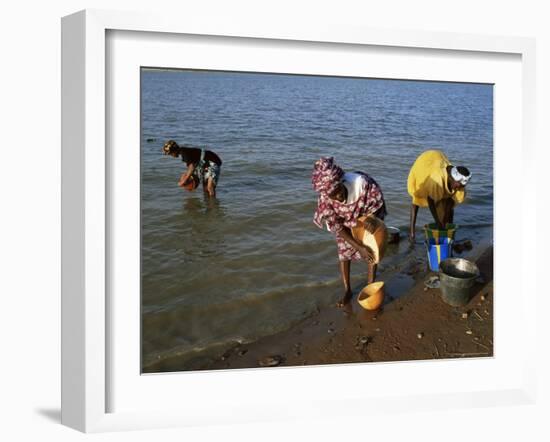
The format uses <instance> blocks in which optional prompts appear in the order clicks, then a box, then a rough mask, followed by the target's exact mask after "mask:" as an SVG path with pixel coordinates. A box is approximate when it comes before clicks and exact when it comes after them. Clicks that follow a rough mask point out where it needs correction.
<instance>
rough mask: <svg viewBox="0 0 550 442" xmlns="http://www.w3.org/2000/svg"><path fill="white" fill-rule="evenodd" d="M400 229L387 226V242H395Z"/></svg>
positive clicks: (397, 240)
mask: <svg viewBox="0 0 550 442" xmlns="http://www.w3.org/2000/svg"><path fill="white" fill-rule="evenodd" d="M400 233H401V231H400V230H399V229H398V228H397V227H388V244H397V243H398V242H399V235H400Z"/></svg>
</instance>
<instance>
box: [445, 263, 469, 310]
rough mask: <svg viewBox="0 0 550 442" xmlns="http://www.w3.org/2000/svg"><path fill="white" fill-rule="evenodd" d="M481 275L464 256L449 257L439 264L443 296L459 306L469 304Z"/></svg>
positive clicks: (447, 300) (446, 300)
mask: <svg viewBox="0 0 550 442" xmlns="http://www.w3.org/2000/svg"><path fill="white" fill-rule="evenodd" d="M478 277H479V269H478V267H477V265H475V264H474V263H473V262H471V261H468V260H467V259H463V258H447V259H445V260H443V261H441V263H440V264H439V280H440V288H441V298H442V299H443V301H445V302H446V303H447V304H449V305H452V306H455V307H458V306H463V305H466V304H468V302H469V301H470V291H471V288H472V287H473V285H474V284H475V281H476V279H477V278H478Z"/></svg>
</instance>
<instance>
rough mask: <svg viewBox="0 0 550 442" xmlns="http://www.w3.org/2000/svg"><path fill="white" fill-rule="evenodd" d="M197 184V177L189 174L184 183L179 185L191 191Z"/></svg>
mask: <svg viewBox="0 0 550 442" xmlns="http://www.w3.org/2000/svg"><path fill="white" fill-rule="evenodd" d="M198 185H199V182H198V180H197V178H195V177H194V176H191V177H189V178H188V179H187V181H186V182H185V184H184V185H183V186H181V187H183V188H184V189H185V190H187V191H189V192H192V191H193V190H195V189H196V188H197V186H198Z"/></svg>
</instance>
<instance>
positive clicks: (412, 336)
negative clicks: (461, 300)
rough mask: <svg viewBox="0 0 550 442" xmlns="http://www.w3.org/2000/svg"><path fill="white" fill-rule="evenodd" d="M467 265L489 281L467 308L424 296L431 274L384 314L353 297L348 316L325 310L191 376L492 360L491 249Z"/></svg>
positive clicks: (429, 293)
mask: <svg viewBox="0 0 550 442" xmlns="http://www.w3.org/2000/svg"><path fill="white" fill-rule="evenodd" d="M465 257H466V258H469V259H472V260H474V261H476V263H477V265H478V267H479V269H480V271H481V274H482V279H483V281H482V282H481V281H480V282H477V283H476V285H475V286H474V288H473V290H472V294H473V296H472V298H471V300H470V302H469V303H468V304H467V305H466V306H464V307H452V306H449V305H447V304H445V303H444V302H443V301H442V299H441V294H440V290H439V289H427V288H425V286H424V280H425V279H426V278H427V277H428V276H429V275H430V273H429V272H425V275H423V274H421V275H419V276H421V277H420V278H417V283H416V284H415V285H414V286H413V288H412V289H410V290H409V291H408V293H407V294H405V295H403V296H401V297H399V298H397V299H395V300H392V301H391V302H388V303H386V304H385V305H384V306H383V307H382V308H381V309H379V310H378V311H374V312H371V311H366V310H364V309H362V308H361V307H360V306H359V304H358V303H357V299H356V298H357V294H355V295H354V298H353V300H352V302H351V303H350V305H349V306H348V307H347V308H344V309H338V308H336V307H335V306H329V307H326V308H323V309H321V310H319V311H318V312H317V313H316V314H314V315H313V316H311V317H309V318H307V319H305V320H304V321H302V322H301V323H299V324H297V325H296V326H294V327H292V328H291V329H289V330H287V331H285V332H282V333H278V334H276V335H273V336H269V337H266V338H263V339H260V340H258V341H256V342H254V343H251V344H247V345H239V346H236V347H234V348H233V349H231V350H229V351H227V352H226V353H225V354H224V355H223V356H221V357H220V358H219V359H217V360H214V361H208V362H206V361H202V363H201V364H200V365H198V366H195V367H193V369H209V370H211V369H227V368H250V367H259V366H277V365H280V366H299V365H320V364H340V363H350V362H382V361H403V360H426V359H446V358H460V357H486V356H492V355H493V249H492V246H490V247H487V248H485V249H484V250H482V253H480V254H479V256H478V257H475V256H472V255H470V256H468V255H466V256H465ZM390 297H391V294H390Z"/></svg>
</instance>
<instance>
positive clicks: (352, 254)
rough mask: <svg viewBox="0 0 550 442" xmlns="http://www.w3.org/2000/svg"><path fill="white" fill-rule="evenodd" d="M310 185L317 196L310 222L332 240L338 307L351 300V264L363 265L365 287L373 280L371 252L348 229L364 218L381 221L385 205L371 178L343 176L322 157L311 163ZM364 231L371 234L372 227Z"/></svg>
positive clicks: (353, 173)
mask: <svg viewBox="0 0 550 442" xmlns="http://www.w3.org/2000/svg"><path fill="white" fill-rule="evenodd" d="M311 182H312V184H313V189H314V190H315V191H316V192H318V193H319V196H318V200H317V210H316V211H315V214H314V216H313V222H314V223H315V224H316V225H317V226H318V227H319V228H321V229H324V228H326V229H327V230H328V231H329V232H332V233H334V234H335V236H336V244H337V248H338V260H339V267H340V274H341V276H342V281H343V283H344V290H345V292H344V296H343V297H342V299H341V300H340V301H339V302H338V304H337V305H338V306H339V307H342V306H344V305H346V304H347V303H349V301H350V300H351V297H352V292H351V286H350V263H351V261H358V260H363V259H364V260H366V261H367V263H368V281H367V282H368V283H369V284H370V283H371V282H374V279H375V277H376V264H375V263H374V254H373V251H372V250H371V249H370V248H368V247H365V246H364V245H363V244H361V243H360V242H358V241H356V240H355V239H354V238H353V236H352V234H351V228H352V227H355V226H356V224H357V219H358V218H359V217H361V216H364V215H365V216H366V215H374V216H376V217H378V218H379V219H384V217H385V216H386V204H385V202H384V196H383V194H382V190H381V189H380V186H379V185H378V184H377V183H376V181H374V179H373V178H371V177H370V176H369V175H367V174H366V173H363V172H347V173H346V172H344V171H343V170H342V168H340V167H339V166H338V165H336V164H335V163H334V158H332V157H323V158H321V159H320V160H319V161H317V162H316V163H315V165H314V168H313V174H312V178H311ZM366 227H367V229H368V230H369V231H370V232H371V233H372V227H371V226H368V225H367V226H366Z"/></svg>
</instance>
